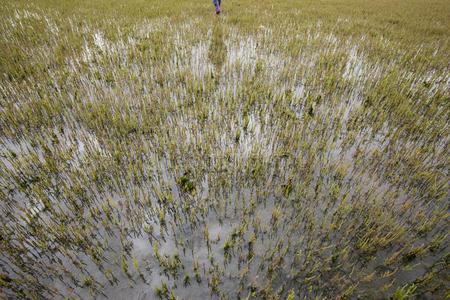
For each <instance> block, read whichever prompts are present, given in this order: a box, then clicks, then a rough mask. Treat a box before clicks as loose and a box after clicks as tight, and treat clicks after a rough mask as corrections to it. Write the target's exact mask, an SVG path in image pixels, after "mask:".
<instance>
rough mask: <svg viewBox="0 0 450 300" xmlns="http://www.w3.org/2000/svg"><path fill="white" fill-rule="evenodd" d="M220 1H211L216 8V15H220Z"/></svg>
mask: <svg viewBox="0 0 450 300" xmlns="http://www.w3.org/2000/svg"><path fill="white" fill-rule="evenodd" d="M221 3H222V0H213V4H214V6H215V7H216V15H218V14H220V4H221Z"/></svg>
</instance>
